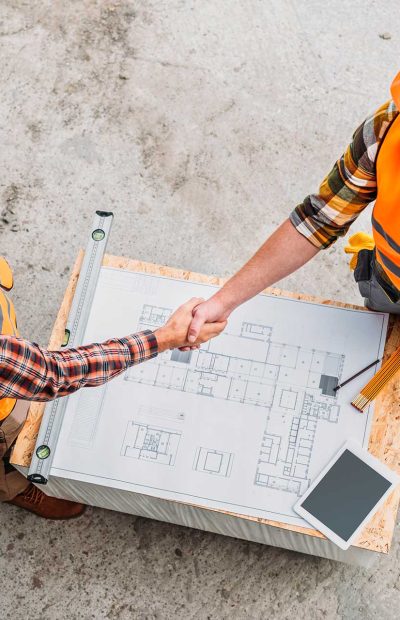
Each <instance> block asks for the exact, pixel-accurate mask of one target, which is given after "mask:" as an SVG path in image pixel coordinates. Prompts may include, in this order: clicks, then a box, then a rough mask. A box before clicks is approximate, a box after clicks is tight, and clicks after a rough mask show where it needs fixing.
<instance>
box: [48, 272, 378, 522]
mask: <svg viewBox="0 0 400 620" xmlns="http://www.w3.org/2000/svg"><path fill="white" fill-rule="evenodd" d="M215 290H216V288H215V287H213V286H209V285H204V284H197V283H193V282H188V281H184V280H178V279H172V278H167V277H163V276H155V275H150V274H143V273H136V272H135V273H131V272H128V271H123V270H117V269H109V268H104V267H103V268H102V270H101V273H100V277H99V281H98V285H97V287H96V291H95V295H94V299H93V303H92V309H91V312H90V316H89V319H88V324H87V327H86V330H85V335H84V342H103V341H104V340H106V339H107V338H110V337H114V336H121V337H122V336H124V335H126V334H128V333H132V331H135V330H136V329H138V330H144V329H153V330H154V329H157V328H158V327H160V326H161V325H163V324H164V323H165V322H166V321H167V320H168V318H169V317H170V315H171V312H172V309H175V308H177V307H178V306H179V305H180V304H182V303H183V302H184V301H186V300H187V299H190V298H192V297H203V298H207V297H209V296H211V295H212V294H213V293H215ZM386 328H387V316H385V315H381V314H379V313H375V312H368V311H364V310H352V309H344V308H335V307H332V306H325V305H319V304H312V303H307V302H304V301H298V300H294V299H287V298H284V297H274V296H266V295H259V296H257V297H255V298H254V299H252V300H250V301H248V302H246V304H243V305H242V306H240V307H239V308H237V309H236V310H235V311H234V312H233V313H232V315H231V316H230V319H229V323H228V326H227V328H226V329H225V331H224V332H223V333H222V334H221V335H220V336H218V337H217V338H214V339H213V340H211V341H210V342H208V343H206V344H204V345H202V346H201V348H200V349H199V350H193V351H179V350H174V351H165V352H163V353H161V354H159V355H157V356H156V357H154V358H152V359H151V360H147V361H146V362H145V363H142V364H137V365H134V366H132V367H130V368H129V369H128V370H127V371H126V372H124V373H122V374H121V375H119V376H118V377H116V378H114V379H113V380H112V381H110V382H108V383H107V384H106V386H104V388H100V387H99V388H94V389H93V388H89V389H87V390H83V391H82V392H80V393H78V394H76V395H75V394H74V395H72V396H71V397H68V404H67V408H66V414H65V416H64V418H63V424H62V428H61V432H60V437H59V440H58V443H57V449H56V453H55V455H54V460H53V465H52V473H51V475H52V476H55V477H58V478H59V479H62V480H64V479H67V480H68V481H69V482H70V483H71V484H76V485H79V484H80V481H82V484H83V486H84V488H85V489H86V488H89V486H90V484H91V483H92V484H93V485H94V487H95V488H96V489H97V488H101V487H104V488H112V489H114V491H115V492H116V493H117V492H118V491H119V490H121V491H128V492H132V493H133V494H135V497H136V496H137V497H139V496H143V497H144V496H152V497H155V498H158V499H165V500H168V501H172V502H175V503H176V505H177V507H176V509H177V510H179V505H180V504H181V503H189V504H191V505H192V506H202V507H204V508H211V509H215V510H223V511H226V512H229V513H237V514H240V515H248V516H249V517H251V518H262V519H271V520H273V521H278V522H284V523H288V524H293V525H303V526H304V525H306V524H305V522H304V521H303V520H302V519H301V518H300V517H299V516H298V515H297V514H295V513H294V511H293V505H294V504H295V502H296V501H297V499H298V497H299V496H301V494H302V493H303V491H304V490H305V489H306V488H307V487H308V486H309V484H310V481H312V480H313V479H314V478H315V477H316V476H317V475H318V474H319V472H320V471H321V469H322V468H323V467H324V466H325V464H326V463H327V462H328V461H329V460H330V458H331V457H332V456H333V455H334V454H335V452H336V451H337V450H338V449H339V448H340V447H341V446H342V445H343V443H344V441H345V440H347V439H351V440H353V441H356V442H358V443H359V444H360V445H362V446H364V447H367V446H368V440H369V432H370V424H371V420H372V416H373V406H372V407H371V408H370V409H369V410H368V411H367V412H366V413H365V414H363V415H361V414H359V413H357V412H356V411H355V409H354V408H353V407H352V406H351V404H350V402H351V395H353V394H354V393H357V391H359V389H360V388H361V387H362V385H363V384H364V383H366V382H367V380H368V379H369V378H371V377H372V375H373V374H374V372H376V370H377V368H371V369H370V371H367V372H366V373H365V374H364V375H363V376H361V377H360V378H359V379H358V378H357V379H355V380H354V382H352V383H351V384H349V387H348V386H345V387H344V388H343V389H340V390H339V391H338V392H335V391H334V390H335V386H336V385H337V384H338V382H340V381H342V380H343V379H346V378H347V377H349V376H351V375H352V374H354V373H356V372H357V371H358V370H359V369H360V368H362V367H363V366H365V365H366V363H367V362H368V360H372V359H377V358H381V357H382V353H383V349H384V342H385V333H386ZM87 485H89V486H87ZM105 492H106V491H105ZM90 497H91V494H90V493H89V497H88V498H87V499H88V501H89V503H90Z"/></svg>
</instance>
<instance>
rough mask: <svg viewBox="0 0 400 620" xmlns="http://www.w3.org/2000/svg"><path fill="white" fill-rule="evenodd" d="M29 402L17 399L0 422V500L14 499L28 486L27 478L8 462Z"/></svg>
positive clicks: (26, 413)
mask: <svg viewBox="0 0 400 620" xmlns="http://www.w3.org/2000/svg"><path fill="white" fill-rule="evenodd" d="M29 404H30V403H28V402H26V401H22V400H21V401H17V403H16V405H15V407H14V409H13V410H12V412H11V413H10V415H9V416H8V417H7V418H6V419H5V420H3V422H0V502H7V501H9V500H11V499H14V497H15V496H16V495H18V494H19V493H22V491H25V489H26V488H27V487H28V486H29V482H28V481H27V479H26V478H25V477H24V476H23V475H22V474H20V473H19V472H18V471H17V470H16V469H14V468H13V467H11V466H10V465H9V463H8V456H9V453H10V448H11V446H12V444H13V443H14V441H15V440H16V438H17V437H18V434H19V432H20V430H21V428H22V426H23V424H24V422H25V420H26V416H27V415H28V409H29Z"/></svg>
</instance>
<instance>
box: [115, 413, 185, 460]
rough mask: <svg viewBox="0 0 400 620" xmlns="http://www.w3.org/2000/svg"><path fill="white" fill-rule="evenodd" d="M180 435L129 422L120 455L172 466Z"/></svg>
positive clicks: (163, 429) (155, 427)
mask: <svg viewBox="0 0 400 620" xmlns="http://www.w3.org/2000/svg"><path fill="white" fill-rule="evenodd" d="M180 438H181V433H179V432H177V431H172V430H169V429H165V428H159V427H157V426H149V425H148V424H142V423H141V422H135V421H133V420H132V421H130V422H128V426H127V429H126V433H125V437H124V441H123V444H122V449H121V455H122V456H129V457H131V458H134V459H143V460H147V461H151V462H153V463H160V464H162V465H173V464H174V463H175V458H176V454H177V451H178V446H179V440H180Z"/></svg>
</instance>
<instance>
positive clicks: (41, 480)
mask: <svg viewBox="0 0 400 620" xmlns="http://www.w3.org/2000/svg"><path fill="white" fill-rule="evenodd" d="M27 480H28V481H29V482H35V483H36V484H47V478H45V477H44V476H42V475H41V474H30V475H29V476H27Z"/></svg>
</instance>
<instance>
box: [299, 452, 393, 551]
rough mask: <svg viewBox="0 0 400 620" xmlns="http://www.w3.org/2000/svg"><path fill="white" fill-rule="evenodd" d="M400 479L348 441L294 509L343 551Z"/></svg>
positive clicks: (367, 453)
mask: <svg viewBox="0 0 400 620" xmlns="http://www.w3.org/2000/svg"><path fill="white" fill-rule="evenodd" d="M399 480H400V478H399V477H398V476H397V474H396V473H395V472H394V471H392V470H391V469H389V468H388V467H386V465H384V464H383V463H381V462H380V461H378V459H376V458H375V457H373V456H372V455H371V454H369V452H367V451H366V450H364V449H363V448H362V447H361V446H359V445H358V444H356V443H352V442H347V443H346V444H345V445H344V446H343V447H342V448H341V449H340V450H339V452H338V453H337V454H336V456H335V457H334V458H333V459H332V460H331V461H330V463H328V465H327V466H326V467H325V469H324V470H323V471H322V472H321V473H320V475H319V476H318V478H317V479H316V480H314V482H313V483H312V484H311V486H310V487H309V489H308V491H307V492H306V493H305V494H304V495H303V497H301V498H300V500H299V501H298V502H297V503H296V504H295V506H294V510H295V511H296V512H297V514H299V515H300V516H301V517H303V519H305V520H306V521H308V522H309V523H310V524H311V525H312V526H313V527H315V528H316V529H318V530H319V531H320V532H321V533H322V534H324V535H325V536H326V537H327V538H329V539H330V540H332V542H334V543H335V544H336V545H338V546H339V547H340V548H341V549H348V548H349V547H350V545H351V543H352V542H353V541H354V539H355V538H356V537H357V534H358V533H359V531H360V530H361V528H362V527H363V525H364V524H365V523H367V522H368V520H369V519H370V518H371V517H372V515H373V514H374V512H376V510H377V509H378V508H379V506H381V504H383V502H384V501H385V499H386V498H387V496H388V495H389V494H390V493H391V491H393V489H394V488H395V486H396V485H397V484H398V482H399Z"/></svg>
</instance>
